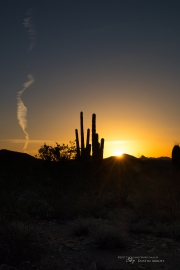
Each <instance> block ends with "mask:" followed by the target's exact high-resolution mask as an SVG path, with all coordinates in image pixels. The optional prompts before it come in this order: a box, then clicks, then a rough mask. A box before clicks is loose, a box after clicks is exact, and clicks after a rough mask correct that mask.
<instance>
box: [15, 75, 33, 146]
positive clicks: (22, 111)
mask: <svg viewBox="0 0 180 270" xmlns="http://www.w3.org/2000/svg"><path fill="white" fill-rule="evenodd" d="M28 79H29V80H28V81H27V82H25V83H24V85H23V86H24V88H23V90H21V91H19V92H18V93H17V119H18V122H19V125H20V127H21V128H22V130H23V132H24V134H25V138H26V142H25V144H24V148H23V149H24V150H25V149H26V148H27V146H28V142H29V135H28V133H27V131H26V127H27V119H26V117H27V108H26V106H24V103H23V101H22V99H21V95H22V93H23V92H24V91H25V90H26V88H28V87H29V86H30V85H31V84H33V82H34V78H33V76H32V75H31V74H29V75H28Z"/></svg>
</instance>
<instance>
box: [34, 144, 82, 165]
mask: <svg viewBox="0 0 180 270" xmlns="http://www.w3.org/2000/svg"><path fill="white" fill-rule="evenodd" d="M69 143H70V146H69V145H65V144H62V145H60V144H58V143H56V146H55V147H52V146H49V145H46V143H45V144H44V145H43V146H41V148H40V149H39V150H38V152H39V153H38V155H36V157H37V158H40V159H42V160H47V161H56V162H58V161H65V160H73V159H75V158H76V153H77V149H76V145H75V142H74V141H70V142H69Z"/></svg>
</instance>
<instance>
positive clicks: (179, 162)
mask: <svg viewBox="0 0 180 270" xmlns="http://www.w3.org/2000/svg"><path fill="white" fill-rule="evenodd" d="M172 165H173V166H175V167H179V168H180V147H179V145H175V146H174V147H173V149H172Z"/></svg>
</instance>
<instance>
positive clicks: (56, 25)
mask: <svg viewBox="0 0 180 270" xmlns="http://www.w3.org/2000/svg"><path fill="white" fill-rule="evenodd" d="M179 10H180V2H179V1H166V0H162V1H161V0H156V1H155V0H150V1H149V0H146V1H144V0H143V1H141V0H136V1H135V0H134V1H133V0H106V1H105V0H103V1H101V0H96V1H93V0H91V1H78V0H77V1H68V0H66V1H57V0H55V1H54V0H53V1H49V0H46V1H40V0H39V1H38V0H36V1H31V0H29V1H28V0H27V1H26V0H13V1H11V0H7V1H1V3H0V25H1V28H0V31H1V32H0V34H1V42H0V51H1V66H0V74H1V80H0V93H1V99H0V125H1V133H0V148H7V149H11V150H17V151H23V147H24V142H25V135H26V134H25V132H27V133H28V136H29V144H28V146H27V147H26V151H27V152H28V153H30V154H35V153H36V152H37V149H39V147H40V145H42V144H43V142H49V144H50V143H51V142H52V143H53V142H55V141H57V142H59V143H61V142H68V141H69V140H73V139H74V137H75V135H74V129H75V128H79V113H80V111H83V112H84V118H85V131H86V128H91V115H92V113H96V114H97V132H98V133H99V135H100V137H104V138H105V142H106V144H105V147H106V149H107V153H106V156H108V155H112V154H113V151H115V150H114V149H113V147H112V145H115V146H114V147H115V148H117V147H120V148H122V151H125V152H128V153H130V154H133V155H140V154H144V155H151V156H160V155H170V154H171V148H172V146H173V144H174V143H175V142H178V141H179V138H180V124H179V122H180V119H179V116H180V106H179V101H180V91H179V86H180V76H179V73H180V52H179V50H180V49H179V48H180V16H179ZM29 74H30V75H31V76H32V77H31V78H33V80H34V82H32V81H31V83H30V85H29V86H28V87H27V89H25V90H24V92H23V93H22V94H21V101H22V102H23V103H24V106H25V107H26V108H27V115H25V116H24V121H25V120H26V121H27V126H26V128H25V131H23V129H22V126H20V125H19V123H18V122H19V121H20V120H18V119H17V110H18V105H17V103H18V100H17V94H18V92H19V91H22V90H23V88H24V86H23V85H24V84H25V83H26V82H27V81H28V80H29V79H28V75H29ZM29 78H30V77H29ZM19 110H20V109H19ZM19 117H22V114H21V113H20V116H19ZM117 141H118V142H117ZM115 142H116V143H115ZM108 149H109V150H108Z"/></svg>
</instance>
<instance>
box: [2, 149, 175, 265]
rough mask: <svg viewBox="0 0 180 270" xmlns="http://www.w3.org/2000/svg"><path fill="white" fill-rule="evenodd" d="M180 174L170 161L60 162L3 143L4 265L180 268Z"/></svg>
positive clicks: (110, 159) (127, 157)
mask: <svg viewBox="0 0 180 270" xmlns="http://www.w3.org/2000/svg"><path fill="white" fill-rule="evenodd" d="M179 180H180V178H179V172H178V170H176V171H175V170H172V167H171V160H163V159H145V160H142V159H137V158H135V157H132V156H129V155H124V156H123V157H122V158H120V159H117V158H115V157H111V158H108V159H104V160H103V161H96V162H86V163H75V162H68V163H59V164H56V163H51V162H43V161H41V160H37V159H35V158H33V157H31V156H29V155H26V154H22V153H15V152H11V151H6V150H0V213H1V216H0V265H2V264H8V265H11V266H13V267H15V268H16V269H19V270H21V269H33V270H34V269H45V270H46V269H67V270H68V269H69V270H72V269H74V270H75V269H77V270H78V269H79V270H80V269H81V270H85V269H88V270H90V269H91V270H92V269H93V270H95V269H96V270H110V269H111V270H112V269H114V270H115V269H178V265H179V264H180V259H179V253H180V242H179V241H180V222H179V219H180V206H179V191H180V186H179ZM1 268H2V266H1ZM4 269H5V268H4Z"/></svg>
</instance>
